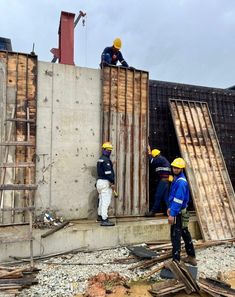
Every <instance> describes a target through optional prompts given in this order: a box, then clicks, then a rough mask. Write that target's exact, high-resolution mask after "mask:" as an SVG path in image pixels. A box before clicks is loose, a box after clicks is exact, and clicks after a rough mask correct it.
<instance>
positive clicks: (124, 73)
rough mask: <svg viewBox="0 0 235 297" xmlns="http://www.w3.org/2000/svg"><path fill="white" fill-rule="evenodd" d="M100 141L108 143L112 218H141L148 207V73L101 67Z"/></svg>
mask: <svg viewBox="0 0 235 297" xmlns="http://www.w3.org/2000/svg"><path fill="white" fill-rule="evenodd" d="M102 73H103V87H102V92H103V116H102V119H103V123H102V129H103V130H102V139H103V141H111V142H112V144H113V145H114V150H113V153H112V156H111V159H112V160H113V163H114V169H115V173H116V186H117V190H118V193H119V198H117V199H115V200H113V201H112V204H111V213H112V214H113V215H115V216H129V215H143V214H144V212H145V211H146V210H147V207H148V182H147V179H148V173H147V172H148V160H147V146H148V73H147V72H143V71H138V70H129V69H125V68H119V67H105V68H104V69H103V70H102Z"/></svg>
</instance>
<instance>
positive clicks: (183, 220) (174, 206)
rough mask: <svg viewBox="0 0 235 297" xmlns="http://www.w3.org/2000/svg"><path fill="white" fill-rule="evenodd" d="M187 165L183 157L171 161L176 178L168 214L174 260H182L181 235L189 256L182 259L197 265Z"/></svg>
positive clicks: (169, 201) (172, 186)
mask: <svg viewBox="0 0 235 297" xmlns="http://www.w3.org/2000/svg"><path fill="white" fill-rule="evenodd" d="M185 165H186V164H185V161H184V160H183V159H182V158H176V159H175V160H174V161H173V162H172V163H171V166H172V171H173V174H174V179H173V182H172V184H171V187H170V193H169V199H168V210H167V214H168V223H169V224H170V225H171V242H172V247H173V248H172V258H173V260H178V261H180V251H181V237H183V240H184V242H185V250H186V253H187V257H186V258H184V259H182V260H183V261H184V262H186V263H189V264H191V265H193V266H196V265H197V261H196V256H195V250H194V246H193V242H192V238H191V234H190V232H189V230H188V223H189V214H188V212H187V206H188V202H189V186H188V182H187V180H186V178H185V175H184V173H183V170H184V168H185Z"/></svg>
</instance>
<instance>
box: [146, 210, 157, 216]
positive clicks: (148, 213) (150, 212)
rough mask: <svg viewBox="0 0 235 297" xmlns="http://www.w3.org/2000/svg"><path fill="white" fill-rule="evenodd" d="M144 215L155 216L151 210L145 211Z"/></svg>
mask: <svg viewBox="0 0 235 297" xmlns="http://www.w3.org/2000/svg"><path fill="white" fill-rule="evenodd" d="M145 216H146V217H155V213H154V212H152V211H146V213H145Z"/></svg>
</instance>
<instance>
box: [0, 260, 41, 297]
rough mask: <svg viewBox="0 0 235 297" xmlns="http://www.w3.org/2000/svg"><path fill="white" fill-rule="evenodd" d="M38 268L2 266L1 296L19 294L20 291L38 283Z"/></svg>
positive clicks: (0, 268)
mask: <svg viewBox="0 0 235 297" xmlns="http://www.w3.org/2000/svg"><path fill="white" fill-rule="evenodd" d="M38 271H39V270H38V269H35V268H34V269H33V270H32V269H28V268H17V267H3V266H1V267H0V296H2V295H4V296H12V297H13V296H17V295H18V294H19V291H21V290H22V289H24V288H29V287H30V286H32V285H36V284H38V281H37V279H36V278H35V273H37V272H38Z"/></svg>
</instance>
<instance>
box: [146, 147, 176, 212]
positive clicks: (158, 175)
mask: <svg viewBox="0 0 235 297" xmlns="http://www.w3.org/2000/svg"><path fill="white" fill-rule="evenodd" d="M149 159H150V169H152V172H153V174H154V175H155V183H156V185H155V187H156V188H155V192H154V199H153V201H152V203H151V207H150V211H148V212H146V213H145V216H146V217H154V216H155V213H156V212H158V211H160V210H161V203H162V202H164V204H165V210H164V212H165V213H166V210H167V199H168V193H169V176H170V173H171V166H170V162H169V161H168V160H167V159H166V158H165V157H164V156H162V155H161V151H159V150H158V149H153V150H152V151H149Z"/></svg>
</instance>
